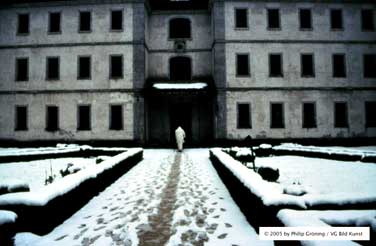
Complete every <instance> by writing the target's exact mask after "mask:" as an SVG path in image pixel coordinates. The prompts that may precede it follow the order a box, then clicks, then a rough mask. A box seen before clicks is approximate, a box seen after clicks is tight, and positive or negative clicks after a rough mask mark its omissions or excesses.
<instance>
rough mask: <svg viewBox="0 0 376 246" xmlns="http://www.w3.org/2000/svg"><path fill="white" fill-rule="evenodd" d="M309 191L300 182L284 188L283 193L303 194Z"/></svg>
mask: <svg viewBox="0 0 376 246" xmlns="http://www.w3.org/2000/svg"><path fill="white" fill-rule="evenodd" d="M307 193H308V190H307V189H306V188H305V187H304V186H302V185H300V184H292V185H289V186H286V187H284V188H283V194H288V195H293V196H303V195H305V194H307Z"/></svg>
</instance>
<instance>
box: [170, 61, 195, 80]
mask: <svg viewBox="0 0 376 246" xmlns="http://www.w3.org/2000/svg"><path fill="white" fill-rule="evenodd" d="M191 77H192V60H191V58H190V57H185V56H177V57H172V58H171V59H170V79H171V80H190V79H191Z"/></svg>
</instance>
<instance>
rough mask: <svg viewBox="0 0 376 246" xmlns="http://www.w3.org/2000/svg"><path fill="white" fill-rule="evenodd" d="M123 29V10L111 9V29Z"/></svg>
mask: <svg viewBox="0 0 376 246" xmlns="http://www.w3.org/2000/svg"><path fill="white" fill-rule="evenodd" d="M122 30H123V11H122V10H113V11H111V31H122Z"/></svg>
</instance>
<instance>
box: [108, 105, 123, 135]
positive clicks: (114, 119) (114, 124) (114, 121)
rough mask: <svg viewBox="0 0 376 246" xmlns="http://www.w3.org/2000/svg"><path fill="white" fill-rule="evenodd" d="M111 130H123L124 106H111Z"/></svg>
mask: <svg viewBox="0 0 376 246" xmlns="http://www.w3.org/2000/svg"><path fill="white" fill-rule="evenodd" d="M110 130H123V106H122V105H111V107H110Z"/></svg>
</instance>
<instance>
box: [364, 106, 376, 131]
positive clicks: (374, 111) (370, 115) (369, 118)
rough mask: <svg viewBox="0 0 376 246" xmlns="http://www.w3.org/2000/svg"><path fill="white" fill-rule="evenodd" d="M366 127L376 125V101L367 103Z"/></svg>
mask: <svg viewBox="0 0 376 246" xmlns="http://www.w3.org/2000/svg"><path fill="white" fill-rule="evenodd" d="M365 117H366V127H376V101H370V102H366V103H365Z"/></svg>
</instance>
